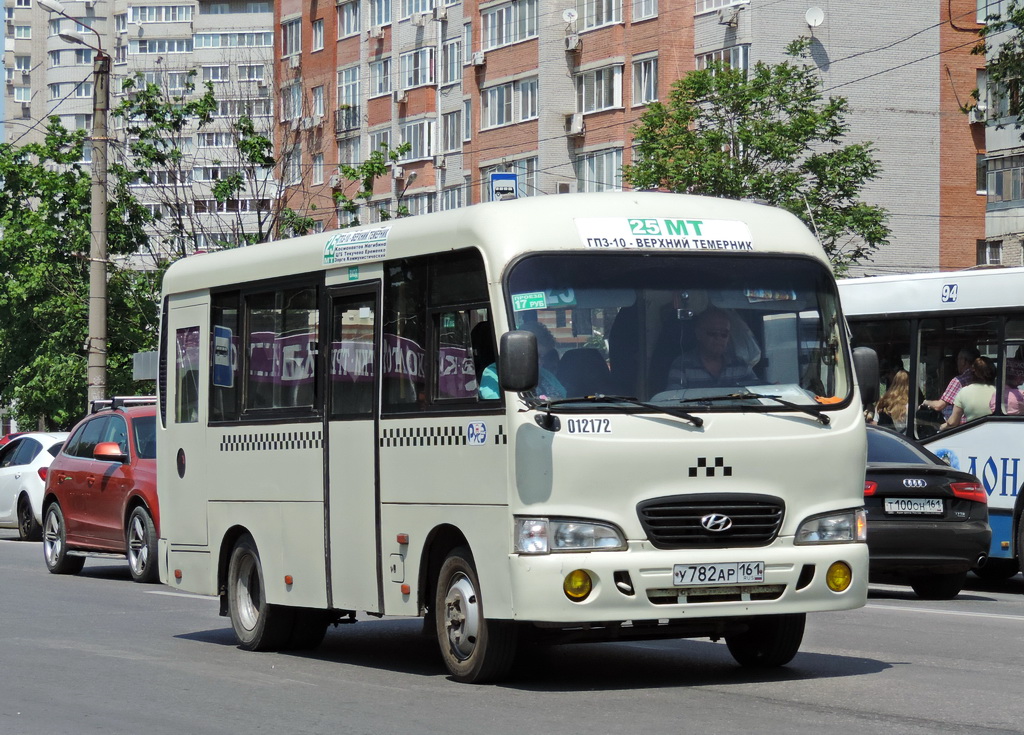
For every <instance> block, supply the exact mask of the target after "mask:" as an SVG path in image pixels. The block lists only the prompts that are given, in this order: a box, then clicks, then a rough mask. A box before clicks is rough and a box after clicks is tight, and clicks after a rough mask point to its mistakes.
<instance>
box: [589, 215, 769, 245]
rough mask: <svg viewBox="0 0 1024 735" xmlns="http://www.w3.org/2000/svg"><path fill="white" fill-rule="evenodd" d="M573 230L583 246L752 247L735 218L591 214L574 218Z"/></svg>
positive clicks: (744, 224)
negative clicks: (594, 215)
mask: <svg viewBox="0 0 1024 735" xmlns="http://www.w3.org/2000/svg"><path fill="white" fill-rule="evenodd" d="M576 231H577V232H579V235H580V242H581V243H582V245H583V247H585V248H599V249H606V250H625V249H630V248H633V249H644V250H647V249H651V250H732V251H743V252H749V251H752V250H753V249H754V245H753V238H752V237H751V235H750V228H749V227H747V225H746V223H745V222H739V221H736V220H723V219H663V218H654V217H651V218H645V219H629V218H626V217H590V218H580V219H577V220H576Z"/></svg>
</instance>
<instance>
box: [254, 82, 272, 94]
mask: <svg viewBox="0 0 1024 735" xmlns="http://www.w3.org/2000/svg"><path fill="white" fill-rule="evenodd" d="M256 93H257V94H259V96H260V97H269V96H270V88H269V87H268V86H267V85H266V84H257V85H256Z"/></svg>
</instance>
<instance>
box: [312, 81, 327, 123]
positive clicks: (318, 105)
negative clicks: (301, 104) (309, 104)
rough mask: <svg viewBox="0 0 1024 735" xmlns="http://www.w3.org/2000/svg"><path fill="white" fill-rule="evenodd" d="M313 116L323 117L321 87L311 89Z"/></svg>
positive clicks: (322, 90) (322, 89) (322, 91)
mask: <svg viewBox="0 0 1024 735" xmlns="http://www.w3.org/2000/svg"><path fill="white" fill-rule="evenodd" d="M313 114H314V115H319V116H320V117H323V116H324V88H323V85H320V86H318V87H313Z"/></svg>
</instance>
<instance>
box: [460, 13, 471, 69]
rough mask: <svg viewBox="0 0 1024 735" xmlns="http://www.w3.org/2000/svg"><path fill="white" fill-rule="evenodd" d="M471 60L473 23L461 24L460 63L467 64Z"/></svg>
mask: <svg viewBox="0 0 1024 735" xmlns="http://www.w3.org/2000/svg"><path fill="white" fill-rule="evenodd" d="M472 61H473V24H472V23H464V24H463V25H462V63H463V64H469V63H472Z"/></svg>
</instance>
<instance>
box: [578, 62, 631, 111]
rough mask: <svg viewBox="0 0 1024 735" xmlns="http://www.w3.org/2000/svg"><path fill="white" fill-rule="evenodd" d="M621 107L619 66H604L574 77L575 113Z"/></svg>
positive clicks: (620, 74)
mask: <svg viewBox="0 0 1024 735" xmlns="http://www.w3.org/2000/svg"><path fill="white" fill-rule="evenodd" d="M621 106H622V67H621V66H618V65H617V66H606V67H604V68H603V69H595V70H593V71H588V72H584V73H583V74H577V75H576V111H577V112H597V111H598V110H609V109H612V108H614V107H621Z"/></svg>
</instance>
